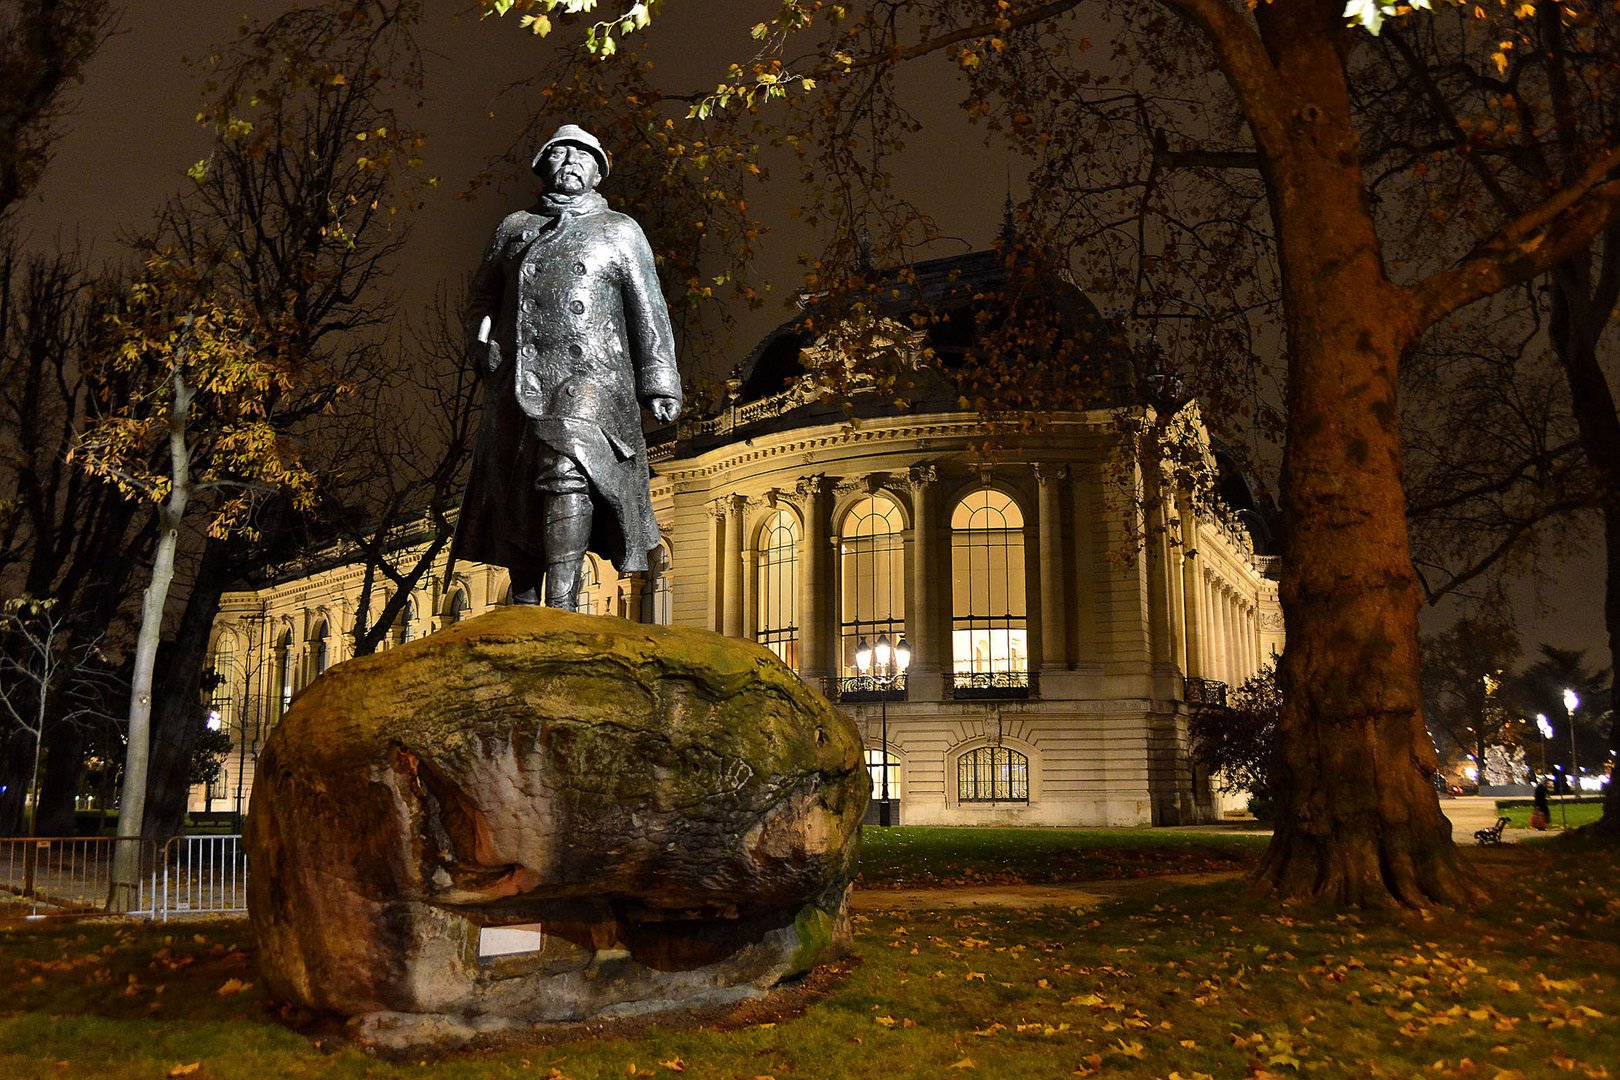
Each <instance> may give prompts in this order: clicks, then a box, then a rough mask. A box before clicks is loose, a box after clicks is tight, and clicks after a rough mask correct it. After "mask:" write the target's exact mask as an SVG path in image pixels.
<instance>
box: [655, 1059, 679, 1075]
mask: <svg viewBox="0 0 1620 1080" xmlns="http://www.w3.org/2000/svg"><path fill="white" fill-rule="evenodd" d="M658 1064H660V1065H662V1066H663V1067H664V1068H666V1069H668V1070H669V1071H670V1072H685V1071H686V1062H684V1061H682V1060H681V1059H680V1058H678V1057H677V1058H670V1059H669V1060H668V1061H660V1062H659V1063H658Z"/></svg>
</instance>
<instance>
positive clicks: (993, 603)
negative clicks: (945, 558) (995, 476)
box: [951, 488, 1029, 674]
mask: <svg viewBox="0 0 1620 1080" xmlns="http://www.w3.org/2000/svg"><path fill="white" fill-rule="evenodd" d="M951 576H952V582H951V602H952V604H951V606H952V620H951V654H952V662H953V668H954V670H955V671H956V672H957V673H959V674H966V673H990V672H1009V671H1010V672H1027V671H1028V670H1029V640H1028V621H1027V619H1026V617H1025V616H1026V613H1025V608H1024V515H1023V512H1022V511H1021V510H1019V508H1018V504H1017V503H1016V502H1014V501H1013V500H1012V499H1011V498H1010V497H1009V496H1008V495H1006V494H1005V493H1003V492H1000V491H997V490H995V489H994V488H984V489H982V490H979V491H975V492H973V493H971V494H970V495H968V496H967V497H966V498H964V499H963V500H962V501H961V502H959V503H957V504H956V509H955V510H954V511H952V513H951Z"/></svg>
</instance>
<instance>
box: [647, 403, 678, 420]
mask: <svg viewBox="0 0 1620 1080" xmlns="http://www.w3.org/2000/svg"><path fill="white" fill-rule="evenodd" d="M647 408H649V409H651V410H652V414H653V419H654V420H657V421H658V422H659V423H660V424H673V423H674V422H675V417H676V415H677V414H678V413H679V412H680V411H681V407H680V405H679V404H678V403H677V402H676V401H675V399H674V398H672V397H654V398H648V399H647Z"/></svg>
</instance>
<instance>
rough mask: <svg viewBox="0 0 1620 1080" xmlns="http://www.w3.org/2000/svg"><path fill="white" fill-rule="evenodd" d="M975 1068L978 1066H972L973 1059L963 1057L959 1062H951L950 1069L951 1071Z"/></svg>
mask: <svg viewBox="0 0 1620 1080" xmlns="http://www.w3.org/2000/svg"><path fill="white" fill-rule="evenodd" d="M977 1067H978V1066H976V1065H974V1064H973V1059H972V1058H970V1057H965V1058H963V1059H962V1060H961V1061H957V1062H952V1064H951V1068H953V1069H974V1068H977Z"/></svg>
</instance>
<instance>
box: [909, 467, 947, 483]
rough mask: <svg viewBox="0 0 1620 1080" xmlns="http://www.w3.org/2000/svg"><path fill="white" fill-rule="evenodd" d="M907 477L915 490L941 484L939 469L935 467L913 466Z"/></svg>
mask: <svg viewBox="0 0 1620 1080" xmlns="http://www.w3.org/2000/svg"><path fill="white" fill-rule="evenodd" d="M906 475H907V477H908V478H909V479H910V481H911V486H912V487H913V488H921V487H927V486H929V485H930V484H937V483H939V469H938V468H937V467H936V466H934V465H913V466H912V467H911V469H910V470H909V471H908V472H907V474H906Z"/></svg>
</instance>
